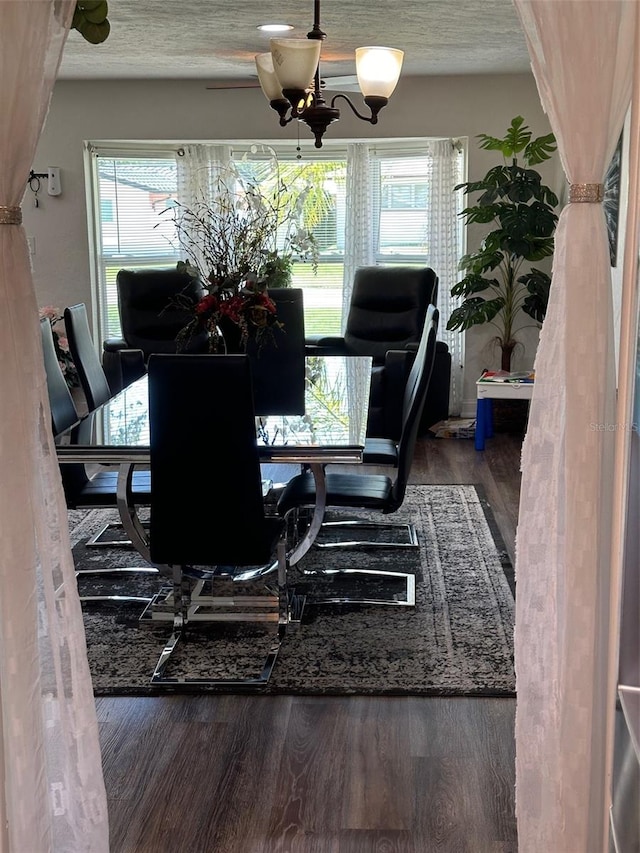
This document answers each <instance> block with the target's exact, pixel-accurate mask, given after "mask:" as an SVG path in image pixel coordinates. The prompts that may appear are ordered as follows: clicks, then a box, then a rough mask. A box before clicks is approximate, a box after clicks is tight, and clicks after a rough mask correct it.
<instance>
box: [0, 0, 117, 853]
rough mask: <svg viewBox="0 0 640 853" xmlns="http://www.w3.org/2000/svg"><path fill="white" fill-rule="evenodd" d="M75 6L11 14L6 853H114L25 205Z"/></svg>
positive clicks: (6, 91) (27, 6)
mask: <svg viewBox="0 0 640 853" xmlns="http://www.w3.org/2000/svg"><path fill="white" fill-rule="evenodd" d="M74 7H75V2H74V0H30V2H21V0H3V2H0V115H1V116H2V130H1V131H0V223H1V224H0V316H2V318H3V333H2V335H1V336H0V364H2V371H1V372H0V396H1V398H2V418H1V419H0V471H1V472H2V476H1V477H0V541H1V542H2V563H1V564H0V589H1V590H2V594H1V595H0V732H1V740H0V755H1V756H2V763H1V765H0V767H1V770H2V772H1V774H0V850H1V851H2V853H27V851H28V853H48V852H49V851H55V853H63V851H64V853H71V852H72V851H80V850H82V851H87V852H88V851H91V853H106V851H108V847H109V844H108V824H107V808H106V795H105V790H104V783H103V780H102V769H101V763H100V749H99V743H98V728H97V723H96V716H95V706H94V701H93V693H92V688H91V678H90V674H89V667H88V663H87V655H86V645H85V637H84V628H83V624H82V613H81V610H80V602H79V600H78V592H77V586H76V579H75V575H74V566H73V560H72V557H71V550H70V546H69V536H68V528H67V512H66V504H65V500H64V496H63V492H62V486H61V482H60V473H59V469H58V465H57V462H56V455H55V449H54V447H53V439H52V433H51V413H50V410H49V403H48V397H47V390H46V382H45V375H44V366H43V360H42V349H41V343H40V330H39V322H38V307H37V302H36V297H35V293H34V288H33V283H32V280H31V271H30V266H29V253H28V250H27V242H26V237H25V234H24V229H23V228H22V226H21V225H20V221H21V215H20V208H19V205H20V202H21V199H22V196H23V194H24V189H25V185H26V180H27V176H28V174H29V170H30V168H31V167H32V163H33V157H34V153H35V150H36V145H37V142H38V137H39V134H40V131H41V129H42V125H43V123H44V118H45V116H46V113H47V109H48V105H49V99H50V96H51V90H52V88H53V84H54V81H55V77H56V73H57V69H58V64H59V61H60V56H61V53H62V49H63V46H64V42H65V39H66V36H67V33H68V30H69V25H70V23H71V17H72V15H73V10H74Z"/></svg>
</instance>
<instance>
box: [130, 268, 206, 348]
mask: <svg viewBox="0 0 640 853" xmlns="http://www.w3.org/2000/svg"><path fill="white" fill-rule="evenodd" d="M116 289H117V292H118V309H119V312H120V325H121V327H122V337H123V339H124V341H125V342H126V345H127V346H128V347H130V348H132V349H141V350H142V352H143V353H144V358H145V361H147V360H148V357H149V355H151V353H175V351H176V335H177V334H178V332H179V331H180V330H181V329H182V328H183V327H184V326H186V325H187V323H188V322H189V321H190V320H192V319H193V306H194V305H195V304H196V303H197V302H199V301H200V299H202V297H203V296H204V294H205V290H204V288H203V286H202V284H201V282H200V281H199V280H198V279H197V278H195V277H194V276H192V275H189V273H186V272H179V271H178V270H177V269H176V268H175V267H170V268H166V269H132V270H129V269H121V270H119V272H118V275H117V276H116ZM178 302H180V303H184V305H183V307H180V306H179V305H178V304H177V303H178ZM207 346H208V338H207V335H206V333H201V334H198V335H196V336H194V338H193V340H192V341H190V343H189V351H190V352H203V353H204V352H206V351H207Z"/></svg>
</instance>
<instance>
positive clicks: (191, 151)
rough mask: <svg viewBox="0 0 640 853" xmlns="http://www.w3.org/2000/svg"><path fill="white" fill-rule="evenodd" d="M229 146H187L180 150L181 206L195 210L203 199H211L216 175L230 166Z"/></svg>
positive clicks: (178, 159) (177, 161)
mask: <svg viewBox="0 0 640 853" xmlns="http://www.w3.org/2000/svg"><path fill="white" fill-rule="evenodd" d="M230 159H231V148H230V146H229V145H220V144H210V145H185V146H183V147H182V148H180V149H179V151H178V155H177V157H176V164H177V170H176V171H177V195H178V201H179V202H180V204H184V205H186V206H187V207H191V208H193V207H194V205H195V204H196V202H198V201H202V199H203V198H206V199H210V197H211V190H212V187H213V185H214V182H215V179H216V175H217V174H219V173H220V170H221V169H223V168H225V167H226V166H228V164H229V162H230Z"/></svg>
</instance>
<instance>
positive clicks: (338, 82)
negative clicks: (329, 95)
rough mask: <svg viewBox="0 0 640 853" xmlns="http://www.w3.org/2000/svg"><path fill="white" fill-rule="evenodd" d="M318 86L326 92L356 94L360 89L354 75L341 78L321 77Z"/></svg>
mask: <svg viewBox="0 0 640 853" xmlns="http://www.w3.org/2000/svg"><path fill="white" fill-rule="evenodd" d="M320 85H321V87H322V88H323V89H324V90H325V91H326V92H358V91H359V89H360V87H359V86H358V78H357V76H356V75H355V74H346V75H345V76H343V77H323V78H322V80H321V81H320Z"/></svg>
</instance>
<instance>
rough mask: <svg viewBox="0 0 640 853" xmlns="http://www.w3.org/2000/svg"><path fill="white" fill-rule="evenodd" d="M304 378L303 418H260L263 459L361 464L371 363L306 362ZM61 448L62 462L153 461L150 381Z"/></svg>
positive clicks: (88, 421)
mask: <svg viewBox="0 0 640 853" xmlns="http://www.w3.org/2000/svg"><path fill="white" fill-rule="evenodd" d="M305 373H306V379H305V393H304V401H305V404H304V407H305V411H304V414H300V415H269V416H262V417H259V418H256V429H257V437H258V444H259V446H260V448H261V455H263V456H264V457H265V458H268V459H278V460H281V461H283V460H287V459H294V460H296V461H300V460H301V459H302V460H304V459H309V460H313V459H316V457H317V458H318V459H322V458H324V457H325V456H327V457H329V456H330V457H335V458H340V459H342V458H350V457H353V459H354V461H358V459H359V457H360V455H361V451H362V447H363V445H364V440H365V435H366V426H367V412H368V406H369V385H370V380H371V359H370V358H368V357H362V358H361V357H341V356H323V357H321V356H312V357H309V358H306V359H305ZM223 404H224V401H221V405H223ZM56 445H57V452H58V457H59V459H60V460H61V461H65V460H67V461H79V460H80V459H84V460H85V461H86V459H89V458H94V459H95V460H96V461H99V459H100V458H103V459H104V460H105V461H112V462H114V461H130V459H129V457H140V458H143V457H144V456H145V455H146V456H148V452H149V419H148V391H147V377H146V376H144V377H142V379H139V380H137V381H136V382H134V383H133V384H132V385H130V386H129V387H128V388H126V389H125V390H124V391H121V392H120V393H119V394H117V395H116V396H115V397H114V398H113V399H112V400H110V401H109V402H108V403H106V404H105V405H104V406H102V407H101V408H100V409H99V410H97V411H96V412H95V413H92V414H91V415H89V416H87V417H86V418H84V419H83V420H82V421H81V422H80V424H78V425H77V426H76V427H73V428H72V429H70V430H67V431H66V432H64V433H61V434H60V435H59V436H57V437H56Z"/></svg>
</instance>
